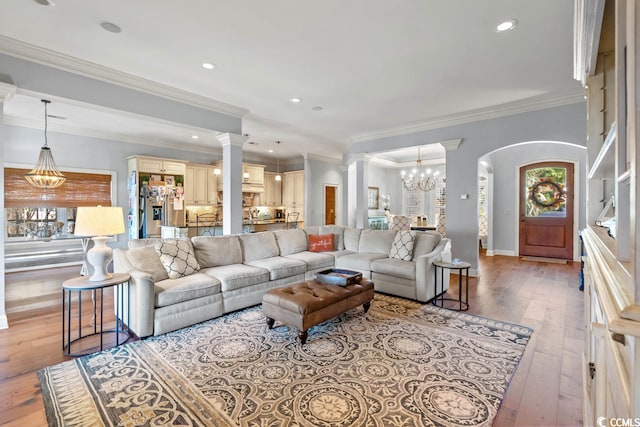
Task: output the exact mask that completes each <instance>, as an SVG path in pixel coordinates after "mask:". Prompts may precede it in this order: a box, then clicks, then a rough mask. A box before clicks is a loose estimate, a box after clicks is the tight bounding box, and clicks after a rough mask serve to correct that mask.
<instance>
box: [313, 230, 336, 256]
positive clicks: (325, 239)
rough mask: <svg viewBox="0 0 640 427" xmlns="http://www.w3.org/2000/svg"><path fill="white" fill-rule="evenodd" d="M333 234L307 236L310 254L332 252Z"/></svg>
mask: <svg viewBox="0 0 640 427" xmlns="http://www.w3.org/2000/svg"><path fill="white" fill-rule="evenodd" d="M334 237H335V236H334V235H333V234H309V251H310V252H328V251H332V250H333V240H334Z"/></svg>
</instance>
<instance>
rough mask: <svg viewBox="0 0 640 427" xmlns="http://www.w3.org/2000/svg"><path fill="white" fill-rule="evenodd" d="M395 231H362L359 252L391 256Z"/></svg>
mask: <svg viewBox="0 0 640 427" xmlns="http://www.w3.org/2000/svg"><path fill="white" fill-rule="evenodd" d="M394 237H396V231H395V230H362V233H361V234H360V244H359V245H358V252H360V253H374V254H385V255H389V250H391V245H392V244H393V238H394Z"/></svg>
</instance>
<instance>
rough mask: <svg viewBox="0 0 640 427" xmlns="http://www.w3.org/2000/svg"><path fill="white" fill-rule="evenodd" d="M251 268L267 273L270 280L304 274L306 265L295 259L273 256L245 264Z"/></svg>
mask: <svg viewBox="0 0 640 427" xmlns="http://www.w3.org/2000/svg"><path fill="white" fill-rule="evenodd" d="M245 264H247V265H250V266H252V267H258V268H264V269H265V270H268V271H269V278H270V279H271V280H278V279H283V278H285V277H289V276H295V275H296V274H304V272H305V271H307V264H305V263H304V261H299V260H297V259H292V258H288V257H287V258H285V257H281V256H274V257H270V258H263V259H256V260H253V261H249V262H245Z"/></svg>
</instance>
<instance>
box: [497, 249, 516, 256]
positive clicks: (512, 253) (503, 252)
mask: <svg viewBox="0 0 640 427" xmlns="http://www.w3.org/2000/svg"><path fill="white" fill-rule="evenodd" d="M494 252H495V254H496V255H504V256H517V255H516V251H505V250H502V249H496V250H495V251H494Z"/></svg>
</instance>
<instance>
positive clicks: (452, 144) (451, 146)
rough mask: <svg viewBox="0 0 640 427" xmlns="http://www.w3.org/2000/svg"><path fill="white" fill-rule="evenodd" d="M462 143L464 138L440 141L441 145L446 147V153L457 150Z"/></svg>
mask: <svg viewBox="0 0 640 427" xmlns="http://www.w3.org/2000/svg"><path fill="white" fill-rule="evenodd" d="M461 143H462V138H458V139H450V140H448V141H440V145H442V146H443V147H444V149H445V151H453V150H457V149H458V147H459V146H460V144H461Z"/></svg>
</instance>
